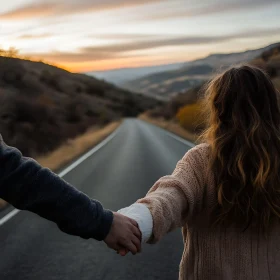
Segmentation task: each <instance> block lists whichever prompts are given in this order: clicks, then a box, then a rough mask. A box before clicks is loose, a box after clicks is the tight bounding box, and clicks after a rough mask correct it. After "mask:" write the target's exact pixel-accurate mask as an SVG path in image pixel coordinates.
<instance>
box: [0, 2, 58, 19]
mask: <svg viewBox="0 0 280 280" xmlns="http://www.w3.org/2000/svg"><path fill="white" fill-rule="evenodd" d="M59 7H60V5H59V4H56V3H44V2H42V3H32V4H27V5H24V6H21V7H19V8H16V9H14V10H11V11H8V12H5V13H2V14H0V19H2V20H3V19H4V20H22V19H25V18H33V17H42V16H49V15H51V14H53V13H54V12H55V11H56V10H57V9H58V8H59Z"/></svg>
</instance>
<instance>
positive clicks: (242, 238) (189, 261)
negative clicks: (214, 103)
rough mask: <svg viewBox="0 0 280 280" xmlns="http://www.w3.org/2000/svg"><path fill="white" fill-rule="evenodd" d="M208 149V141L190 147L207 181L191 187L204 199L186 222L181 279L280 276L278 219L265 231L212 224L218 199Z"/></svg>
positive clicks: (253, 279) (252, 279)
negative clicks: (209, 167) (210, 169)
mask: <svg viewBox="0 0 280 280" xmlns="http://www.w3.org/2000/svg"><path fill="white" fill-rule="evenodd" d="M209 150H210V147H209V145H205V144H202V145H198V146H196V147H195V148H194V149H192V151H189V154H191V157H192V158H193V162H192V164H193V166H194V168H197V169H200V170H201V172H200V173H199V176H205V179H201V180H200V181H201V182H205V184H204V187H202V186H199V185H196V184H197V182H198V181H193V182H192V188H194V189H195V190H196V196H198V197H201V200H200V202H199V201H196V203H198V204H199V205H194V206H193V207H194V209H196V212H194V213H193V215H192V216H193V219H189V220H188V222H187V223H186V224H185V225H184V226H183V238H184V245H185V247H184V253H183V257H182V261H181V265H180V280H185V279H186V280H192V279H207V280H212V279H213V280H220V279H223V280H232V279H238V280H242V279H244V280H245V279H246V280H266V279H279V275H280V223H279V221H278V220H275V221H274V223H273V224H272V225H271V226H270V227H269V229H268V230H267V232H266V234H264V233H263V231H262V230H258V228H256V227H255V226H253V225H250V226H249V227H248V228H247V229H246V230H244V229H243V228H242V227H240V226H239V225H230V226H224V225H217V226H213V225H212V223H211V221H212V209H213V207H215V205H216V203H217V191H216V188H217V187H216V184H215V180H214V174H213V173H211V172H208V171H207V165H208V164H209ZM188 157H189V155H188ZM177 168H178V167H177ZM179 168H183V166H182V165H181V167H179ZM177 172H178V171H177ZM197 175H198V173H197ZM188 178H190V176H188ZM204 180H205V181H204ZM189 183H191V182H189Z"/></svg>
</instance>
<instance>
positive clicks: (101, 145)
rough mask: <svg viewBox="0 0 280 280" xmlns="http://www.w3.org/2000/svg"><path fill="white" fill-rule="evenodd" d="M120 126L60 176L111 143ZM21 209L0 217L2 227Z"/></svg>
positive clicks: (60, 175)
mask: <svg viewBox="0 0 280 280" xmlns="http://www.w3.org/2000/svg"><path fill="white" fill-rule="evenodd" d="M120 128H121V126H120V127H119V128H117V130H115V131H114V132H113V133H112V134H110V135H109V136H108V137H107V138H106V139H105V140H104V141H102V142H101V143H99V144H98V145H97V146H95V147H94V148H93V149H91V150H90V151H88V152H87V153H86V154H84V155H83V156H81V157H80V158H79V159H77V160H76V161H75V162H73V163H72V164H71V165H69V166H68V167H67V168H65V169H64V170H63V171H61V172H60V173H59V174H58V176H59V177H63V176H65V175H66V174H67V173H69V172H70V171H72V170H73V169H74V168H75V167H77V166H78V165H79V164H81V163H82V162H83V161H85V160H86V159H87V158H89V157H90V156H92V155H93V154H95V153H96V152H97V151H98V150H100V149H101V148H102V147H104V146H105V145H106V144H107V143H109V142H110V141H111V140H112V139H113V138H114V137H115V136H116V135H117V134H118V133H119V131H120ZM20 211H21V210H18V209H14V210H13V211H11V212H9V213H8V214H7V215H5V216H4V217H3V218H2V219H0V227H1V226H2V225H3V224H5V223H6V222H7V221H9V220H10V219H11V218H13V217H14V216H15V215H16V214H18V213H19V212H20Z"/></svg>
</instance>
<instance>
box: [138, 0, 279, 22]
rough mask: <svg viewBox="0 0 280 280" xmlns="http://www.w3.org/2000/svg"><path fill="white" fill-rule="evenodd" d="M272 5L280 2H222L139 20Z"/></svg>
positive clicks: (172, 11) (268, 0)
mask: <svg viewBox="0 0 280 280" xmlns="http://www.w3.org/2000/svg"><path fill="white" fill-rule="evenodd" d="M271 4H279V0H230V1H224V0H222V1H221V0H220V1H218V2H217V3H216V4H211V5H209V6H202V7H199V8H190V9H188V10H185V9H184V8H183V10H170V11H168V12H165V13H153V14H148V15H144V16H142V15H141V16H139V17H138V18H136V19H138V20H161V19H174V18H188V17H197V16H205V15H213V14H221V13H227V12H234V11H240V10H253V9H259V8H261V7H263V6H268V5H271Z"/></svg>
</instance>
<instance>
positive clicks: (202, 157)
mask: <svg viewBox="0 0 280 280" xmlns="http://www.w3.org/2000/svg"><path fill="white" fill-rule="evenodd" d="M209 154H210V145H209V144H207V143H201V144H199V145H196V146H194V147H193V148H191V149H190V150H188V152H187V153H186V154H185V156H184V157H183V159H187V158H193V159H194V160H198V161H207V160H208V158H209Z"/></svg>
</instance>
